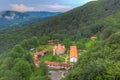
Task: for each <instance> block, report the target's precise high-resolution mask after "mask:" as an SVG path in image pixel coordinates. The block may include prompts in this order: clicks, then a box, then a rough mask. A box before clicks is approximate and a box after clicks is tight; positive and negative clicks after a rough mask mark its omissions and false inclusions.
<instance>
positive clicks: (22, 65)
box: [12, 60, 32, 80]
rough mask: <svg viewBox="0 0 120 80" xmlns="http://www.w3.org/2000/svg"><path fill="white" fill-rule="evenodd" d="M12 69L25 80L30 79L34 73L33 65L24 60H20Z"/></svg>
mask: <svg viewBox="0 0 120 80" xmlns="http://www.w3.org/2000/svg"><path fill="white" fill-rule="evenodd" d="M12 71H13V72H14V73H16V74H14V75H17V74H19V76H20V77H19V78H21V77H22V79H23V80H29V78H30V76H31V73H32V70H31V66H30V65H29V63H28V62H26V61H24V60H19V61H18V62H17V63H16V64H15V65H14V67H13V68H12Z"/></svg>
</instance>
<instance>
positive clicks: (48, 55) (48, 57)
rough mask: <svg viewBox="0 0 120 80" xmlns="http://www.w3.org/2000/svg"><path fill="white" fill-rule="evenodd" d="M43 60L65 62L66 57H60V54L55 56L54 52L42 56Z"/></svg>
mask: <svg viewBox="0 0 120 80" xmlns="http://www.w3.org/2000/svg"><path fill="white" fill-rule="evenodd" d="M40 60H41V61H57V62H64V61H65V59H64V58H61V57H59V56H58V55H55V56H53V53H48V54H46V55H44V56H43V57H41V58H40Z"/></svg>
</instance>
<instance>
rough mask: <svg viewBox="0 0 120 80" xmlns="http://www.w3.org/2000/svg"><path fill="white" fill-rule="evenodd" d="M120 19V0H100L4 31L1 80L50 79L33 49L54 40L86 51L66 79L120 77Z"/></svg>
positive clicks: (113, 79)
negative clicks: (95, 38) (38, 61)
mask: <svg viewBox="0 0 120 80" xmlns="http://www.w3.org/2000/svg"><path fill="white" fill-rule="evenodd" d="M119 22H120V0H97V1H92V2H89V3H87V4H85V5H83V6H81V7H78V8H75V9H73V10H71V11H68V12H66V13H63V14H60V15H59V16H55V17H52V18H50V19H47V20H45V21H42V22H36V23H34V24H29V25H24V26H23V27H11V28H8V29H4V30H0V80H49V76H48V68H47V66H46V65H45V64H44V63H43V62H41V64H40V68H36V67H35V65H34V63H33V58H32V57H33V54H32V53H34V51H33V52H31V51H30V49H32V48H35V49H38V47H39V46H41V47H43V46H44V45H46V44H47V41H48V40H51V39H52V40H55V41H56V43H62V44H64V45H65V47H66V48H67V49H69V47H70V46H71V45H76V46H77V48H78V50H85V52H81V53H80V55H79V60H78V62H77V63H76V64H75V65H74V66H73V68H72V69H71V71H70V72H69V73H68V75H67V76H66V77H65V78H63V79H62V80H120V61H119V59H120V54H119V53H120V23H119ZM91 36H96V37H97V40H95V41H92V40H90V37H91ZM5 53H6V54H5Z"/></svg>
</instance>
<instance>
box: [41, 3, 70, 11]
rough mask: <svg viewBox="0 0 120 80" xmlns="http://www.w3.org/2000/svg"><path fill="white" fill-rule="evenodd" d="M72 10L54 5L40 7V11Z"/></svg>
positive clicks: (68, 7)
mask: <svg viewBox="0 0 120 80" xmlns="http://www.w3.org/2000/svg"><path fill="white" fill-rule="evenodd" d="M70 9H72V7H71V6H65V5H59V4H53V5H41V6H40V7H39V10H40V11H54V12H61V11H62V12H65V11H68V10H70Z"/></svg>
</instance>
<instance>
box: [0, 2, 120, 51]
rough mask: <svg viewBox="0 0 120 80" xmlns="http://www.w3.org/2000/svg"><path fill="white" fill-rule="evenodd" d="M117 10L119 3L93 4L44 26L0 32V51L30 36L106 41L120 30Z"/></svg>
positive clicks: (64, 14) (70, 12)
mask: <svg viewBox="0 0 120 80" xmlns="http://www.w3.org/2000/svg"><path fill="white" fill-rule="evenodd" d="M119 10H120V1H119V0H111V1H109V0H98V1H92V2H89V3H87V4H86V5H84V6H81V7H78V8H75V9H73V10H71V11H68V12H66V13H63V14H61V15H59V16H56V17H53V18H50V19H48V20H45V21H43V22H37V23H34V24H30V25H25V26H24V27H22V28H21V27H17V28H14V27H13V28H10V29H6V30H2V31H0V44H1V45H0V51H1V52H4V51H7V50H8V49H11V48H12V47H13V46H14V45H15V44H16V43H19V42H20V41H22V40H23V39H28V38H31V37H32V36H37V37H38V38H40V37H42V36H43V35H45V36H49V37H50V38H51V39H60V40H62V39H64V38H66V37H67V38H69V39H71V40H78V39H80V38H88V37H90V36H92V35H97V36H98V38H100V39H106V38H108V37H109V36H110V35H111V34H112V33H115V32H117V31H118V30H119V29H120V27H119V24H120V23H119V22H120V20H119V17H120V11H119Z"/></svg>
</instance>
